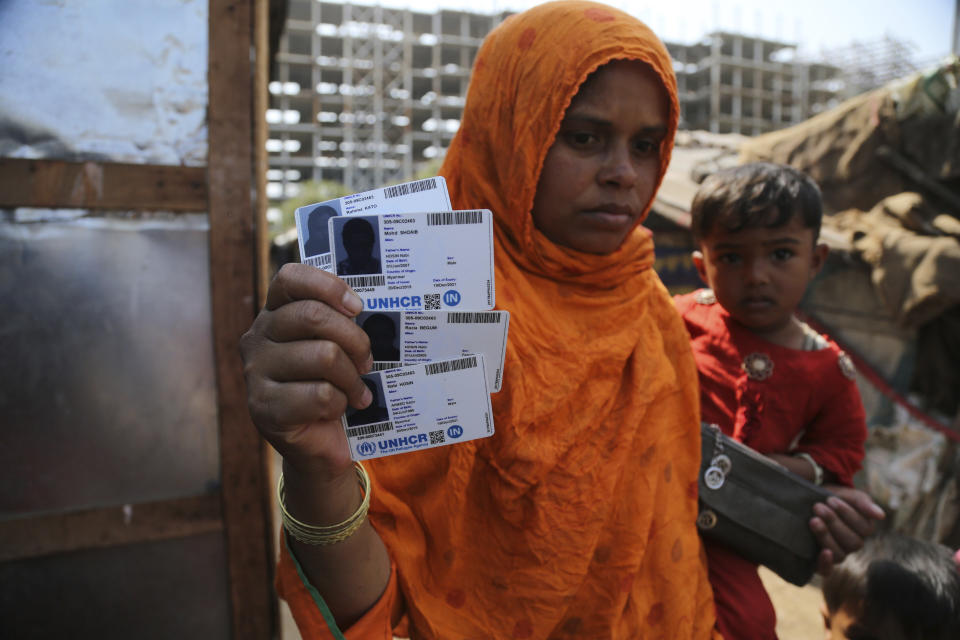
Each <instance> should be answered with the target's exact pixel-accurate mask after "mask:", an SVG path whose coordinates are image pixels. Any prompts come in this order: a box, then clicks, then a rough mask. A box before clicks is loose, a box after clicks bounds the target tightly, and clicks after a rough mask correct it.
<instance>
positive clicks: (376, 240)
mask: <svg viewBox="0 0 960 640" xmlns="http://www.w3.org/2000/svg"><path fill="white" fill-rule="evenodd" d="M332 224H333V240H334V242H335V243H336V249H337V255H338V256H341V255H346V257H345V258H343V259H342V260H338V261H337V265H336V274H337V275H338V276H363V275H379V274H381V273H383V270H382V267H381V262H380V218H379V217H377V216H340V217H336V218H333V221H332Z"/></svg>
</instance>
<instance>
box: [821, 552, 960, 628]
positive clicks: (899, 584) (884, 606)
mask: <svg viewBox="0 0 960 640" xmlns="http://www.w3.org/2000/svg"><path fill="white" fill-rule="evenodd" d="M823 598H824V604H823V619H824V624H825V625H826V629H827V631H826V637H827V639H828V640H948V639H949V640H956V639H957V638H960V568H958V566H957V564H956V560H955V559H954V557H953V553H952V552H951V551H950V550H949V549H948V548H947V547H945V546H943V545H939V544H935V543H932V542H924V541H921V540H914V539H911V538H905V537H901V536H897V535H893V534H883V535H878V536H875V537H873V538H870V539H868V540H867V541H866V543H865V544H864V546H863V548H862V549H861V550H860V551H857V552H856V553H853V554H851V555H849V556H848V557H847V558H846V559H845V560H844V561H843V562H842V563H841V564H840V565H838V566H837V567H834V569H833V571H832V572H831V573H830V575H829V576H827V577H826V578H825V579H824V583H823Z"/></svg>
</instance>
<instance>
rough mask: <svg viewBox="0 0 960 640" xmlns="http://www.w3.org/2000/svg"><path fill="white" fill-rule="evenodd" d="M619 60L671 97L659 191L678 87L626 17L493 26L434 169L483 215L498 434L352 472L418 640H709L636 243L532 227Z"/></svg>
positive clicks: (681, 438)
mask: <svg viewBox="0 0 960 640" xmlns="http://www.w3.org/2000/svg"><path fill="white" fill-rule="evenodd" d="M615 59H636V60H641V61H644V62H646V63H647V64H649V65H650V66H651V67H652V68H653V69H654V70H655V71H656V72H657V74H658V75H659V77H660V78H661V80H662V82H663V84H664V86H665V87H666V89H667V93H668V94H669V96H670V132H669V135H668V137H667V140H666V141H665V143H664V145H663V148H664V151H663V157H662V159H661V176H662V173H663V170H665V168H666V166H667V163H668V162H669V150H670V148H671V145H672V139H673V135H674V133H675V130H676V123H677V112H678V107H677V98H676V84H675V79H674V76H673V72H672V69H671V62H670V57H669V55H668V54H667V52H666V50H665V49H664V47H663V46H662V44H661V43H660V42H659V40H657V38H656V37H655V36H654V35H653V33H652V32H651V31H650V30H649V29H648V28H647V27H646V26H645V25H643V24H642V23H640V22H639V21H638V20H636V19H635V18H633V17H631V16H628V15H627V14H625V13H622V12H620V11H618V10H616V9H613V8H610V7H607V6H605V5H600V4H595V3H590V2H554V3H548V4H545V5H541V6H539V7H536V8H534V9H531V10H529V11H527V12H524V13H522V14H518V15H515V16H512V17H510V18H508V19H507V20H506V21H505V22H504V23H503V24H502V25H500V26H499V27H498V28H497V29H496V30H494V31H493V32H492V33H491V34H490V35H488V36H487V38H486V41H485V42H484V44H483V46H482V48H481V49H480V52H479V54H478V56H477V60H476V62H475V65H474V69H473V75H472V77H471V83H470V88H469V91H468V94H467V101H466V107H465V109H464V114H463V119H462V122H461V126H460V129H459V131H458V133H457V135H456V137H455V138H454V140H453V143H452V145H451V147H450V149H449V151H448V153H447V157H446V161H445V163H444V165H443V167H442V169H441V174H442V175H444V176H445V177H446V178H447V182H448V187H449V189H450V195H451V199H452V201H453V203H454V206H455V207H457V208H489V209H491V210H492V211H493V212H494V218H495V241H496V255H495V263H496V296H497V307H498V308H500V309H506V310H509V311H510V312H511V318H510V336H509V346H508V350H507V358H506V363H505V367H504V384H503V389H502V391H500V392H499V393H498V394H495V395H494V396H493V407H494V417H495V426H496V434H495V435H494V436H492V437H490V438H487V439H484V440H478V441H473V442H468V443H463V444H457V445H453V446H447V447H441V448H437V449H432V450H429V451H425V452H417V453H412V454H404V455H399V456H394V457H389V458H382V459H378V460H373V461H371V462H369V463H367V464H368V468H369V469H370V470H371V476H372V477H373V504H372V507H371V511H370V517H371V519H372V522H373V524H374V526H375V527H376V529H377V531H378V532H379V533H380V535H381V536H382V537H383V539H384V542H385V543H386V545H387V547H388V549H389V551H390V554H391V557H392V558H393V561H394V563H395V567H396V580H397V588H398V589H399V590H400V592H402V594H403V596H404V598H405V601H406V606H407V612H408V617H409V623H410V627H409V632H410V635H411V637H413V638H443V639H451V638H553V637H578V638H631V639H632V638H668V639H671V640H673V639H685V638H707V637H711V635H712V634H713V626H714V613H713V601H712V596H711V593H710V588H709V585H708V583H707V575H706V568H705V562H704V560H703V556H702V548H701V545H700V541H699V538H698V536H697V532H696V528H695V526H694V521H695V518H696V490H697V484H696V479H697V471H698V468H699V449H700V448H699V407H698V402H699V399H698V395H697V379H696V369H695V365H694V361H693V358H692V355H691V352H690V347H689V344H688V337H687V334H686V331H685V330H684V328H683V325H682V323H681V321H680V318H679V316H678V315H677V313H676V311H675V310H674V308H673V304H672V302H671V300H670V298H669V296H668V295H667V293H666V291H665V289H664V287H663V286H662V284H661V283H660V281H659V279H658V278H657V276H656V274H655V273H654V271H653V270H652V268H651V266H652V263H653V243H652V240H651V236H650V233H649V232H648V231H647V230H646V229H644V228H642V227H638V228H636V229H635V230H634V231H633V232H632V233H631V234H630V235H629V236H628V238H627V239H626V241H625V242H624V244H623V246H622V247H621V248H620V249H619V250H618V251H616V252H615V253H613V254H611V255H607V256H600V255H592V254H584V253H579V252H577V251H574V250H570V249H566V248H563V247H560V246H557V245H554V244H552V243H551V242H550V241H549V240H547V239H546V238H545V237H544V236H543V235H542V234H541V233H540V232H539V231H537V230H536V229H535V228H534V226H533V221H532V218H531V216H530V210H531V207H532V203H533V197H534V193H535V190H536V186H537V181H538V177H539V173H540V168H541V166H542V163H543V160H544V157H545V155H546V153H547V150H548V149H549V147H550V145H551V143H552V141H553V139H554V137H555V135H556V132H557V130H558V128H559V125H560V122H561V119H562V117H563V114H564V111H565V110H566V107H567V106H568V105H569V103H570V100H571V99H572V98H573V96H574V95H575V94H576V92H577V89H578V87H579V86H580V85H581V84H582V83H583V81H584V80H585V79H586V78H587V76H588V75H589V74H590V73H591V72H593V71H594V70H596V69H597V68H598V67H599V66H601V65H603V64H605V63H607V62H609V61H611V60H615ZM648 209H649V205H648ZM389 597H391V598H392V597H393V592H392V591H391V592H390V593H389ZM318 634H319V631H318ZM317 637H325V636H322V635H318V636H317ZM347 637H351V634H350V633H348V634H347Z"/></svg>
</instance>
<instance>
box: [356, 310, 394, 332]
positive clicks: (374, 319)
mask: <svg viewBox="0 0 960 640" xmlns="http://www.w3.org/2000/svg"><path fill="white" fill-rule="evenodd" d="M361 328H362V329H363V330H364V331H365V332H367V333H370V332H371V331H376V330H377V328H381V329H389V330H390V333H391V334H392V335H394V336H396V335H397V327H396V325H394V324H393V320H392V319H391V318H390V316H387V315H384V314H382V313H374V314H373V315H371V316H369V317H368V318H367V319H366V320H364V321H363V325H362V326H361Z"/></svg>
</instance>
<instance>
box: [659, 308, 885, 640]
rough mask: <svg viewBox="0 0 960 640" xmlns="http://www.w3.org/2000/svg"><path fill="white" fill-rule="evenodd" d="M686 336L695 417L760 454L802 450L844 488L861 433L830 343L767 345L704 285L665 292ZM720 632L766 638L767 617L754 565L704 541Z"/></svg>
mask: <svg viewBox="0 0 960 640" xmlns="http://www.w3.org/2000/svg"><path fill="white" fill-rule="evenodd" d="M674 302H675V303H676V306H677V310H678V311H679V312H680V315H681V316H682V317H683V319H684V323H685V324H686V327H687V331H689V332H690V343H691V346H692V347H693V353H694V358H695V359H696V361H697V370H698V372H699V379H700V403H701V417H702V420H703V421H704V422H710V423H715V424H717V425H719V426H720V428H721V429H722V430H723V432H724V433H726V434H727V435H729V436H732V437H733V438H735V439H736V440H739V441H740V442H743V443H744V444H746V445H748V446H750V447H752V448H753V449H755V450H757V451H759V452H760V453H767V454H769V453H801V452H802V453H808V454H810V455H811V456H812V457H813V459H814V460H816V461H817V463H818V464H819V465H820V466H822V467H823V468H824V470H825V471H828V472H830V473H831V474H832V475H833V477H834V478H835V481H836V482H838V483H840V484H844V485H848V486H850V485H852V484H853V474H854V473H856V472H857V471H858V470H859V469H860V465H861V463H862V462H863V443H864V440H865V439H866V437H867V429H866V423H865V417H864V411H863V404H862V402H861V400H860V393H859V391H858V390H857V386H856V383H855V382H854V380H853V365H852V364H851V363H850V359H849V358H848V357H847V356H846V355H845V354H844V353H843V351H841V350H840V348H839V347H838V346H837V345H836V343H834V342H833V341H831V340H829V339H826V340H825V343H826V348H823V349H819V350H814V351H804V350H799V349H788V348H786V347H782V346H780V345H776V344H773V343H771V342H767V341H766V340H763V339H762V338H760V337H758V336H757V335H755V334H753V333H752V332H751V331H749V330H748V329H746V328H745V327H743V326H741V325H740V324H739V323H737V322H736V321H735V320H734V319H733V318H731V317H730V314H728V313H727V312H726V311H725V310H724V309H723V307H721V306H720V305H719V304H717V303H716V302H714V301H713V295H712V292H711V291H710V290H709V289H701V290H700V291H696V292H694V293H690V294H687V295H683V296H677V297H675V298H674ZM705 546H706V549H707V558H708V564H709V570H710V583H711V585H712V586H713V590H714V597H715V599H716V604H717V615H718V618H719V626H720V630H721V632H722V633H723V635H724V637H725V638H727V640H734V639H738V638H743V639H744V640H748V639H749V640H763V639H768V638H771V639H772V638H776V637H777V636H776V631H775V626H776V615H775V613H774V610H773V605H772V603H771V602H770V598H769V597H768V596H767V593H766V590H765V589H764V588H763V583H762V582H761V581H760V577H759V575H758V574H757V565H755V564H754V563H752V562H750V561H748V560H746V559H744V558H742V557H740V556H739V555H737V554H735V553H733V552H732V551H730V550H728V549H727V548H725V547H723V546H721V545H718V544H716V543H712V542H710V541H705Z"/></svg>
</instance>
